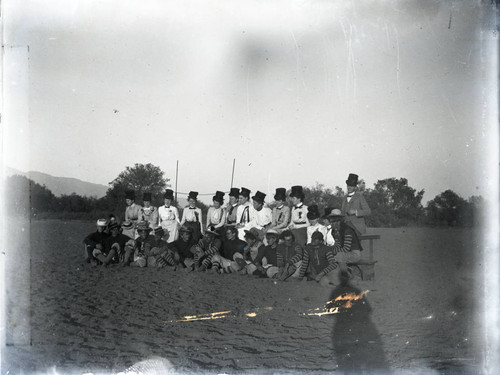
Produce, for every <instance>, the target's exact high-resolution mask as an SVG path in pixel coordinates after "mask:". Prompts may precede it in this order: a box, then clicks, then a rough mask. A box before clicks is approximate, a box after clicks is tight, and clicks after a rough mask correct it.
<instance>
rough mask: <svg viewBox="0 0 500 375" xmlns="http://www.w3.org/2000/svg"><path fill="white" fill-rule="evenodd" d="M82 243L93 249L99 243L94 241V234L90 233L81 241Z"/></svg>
mask: <svg viewBox="0 0 500 375" xmlns="http://www.w3.org/2000/svg"><path fill="white" fill-rule="evenodd" d="M83 243H84V244H85V245H87V246H92V247H95V245H97V244H98V243H99V242H98V241H96V239H95V236H94V233H91V234H89V235H88V236H87V237H85V238H84V239H83Z"/></svg>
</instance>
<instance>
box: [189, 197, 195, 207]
mask: <svg viewBox="0 0 500 375" xmlns="http://www.w3.org/2000/svg"><path fill="white" fill-rule="evenodd" d="M188 203H189V207H195V206H196V201H195V200H194V199H193V198H189V199H188Z"/></svg>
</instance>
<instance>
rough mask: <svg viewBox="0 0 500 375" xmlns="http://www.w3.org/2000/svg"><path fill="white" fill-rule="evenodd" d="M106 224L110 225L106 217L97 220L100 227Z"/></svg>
mask: <svg viewBox="0 0 500 375" xmlns="http://www.w3.org/2000/svg"><path fill="white" fill-rule="evenodd" d="M106 225H108V222H107V220H106V219H99V220H97V226H98V227H105V226H106Z"/></svg>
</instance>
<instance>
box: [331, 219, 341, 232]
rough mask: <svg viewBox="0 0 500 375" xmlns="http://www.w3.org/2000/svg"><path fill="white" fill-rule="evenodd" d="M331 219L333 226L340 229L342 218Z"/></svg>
mask: <svg viewBox="0 0 500 375" xmlns="http://www.w3.org/2000/svg"><path fill="white" fill-rule="evenodd" d="M330 220H331V221H330V222H331V223H332V228H334V229H336V230H339V229H340V222H341V220H340V219H330Z"/></svg>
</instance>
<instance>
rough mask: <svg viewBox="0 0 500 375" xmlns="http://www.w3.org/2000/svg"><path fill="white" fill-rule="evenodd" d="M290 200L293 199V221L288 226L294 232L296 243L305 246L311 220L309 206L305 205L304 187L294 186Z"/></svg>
mask: <svg viewBox="0 0 500 375" xmlns="http://www.w3.org/2000/svg"><path fill="white" fill-rule="evenodd" d="M290 198H291V199H292V203H293V207H292V220H291V222H290V224H289V225H288V229H290V230H291V231H292V233H293V235H294V237H295V241H296V242H297V243H298V244H299V245H300V246H304V245H305V244H306V242H307V227H308V226H309V220H308V219H307V206H306V205H305V204H304V203H303V201H304V198H305V196H304V191H303V190H302V186H299V185H297V186H292V191H291V193H290Z"/></svg>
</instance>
